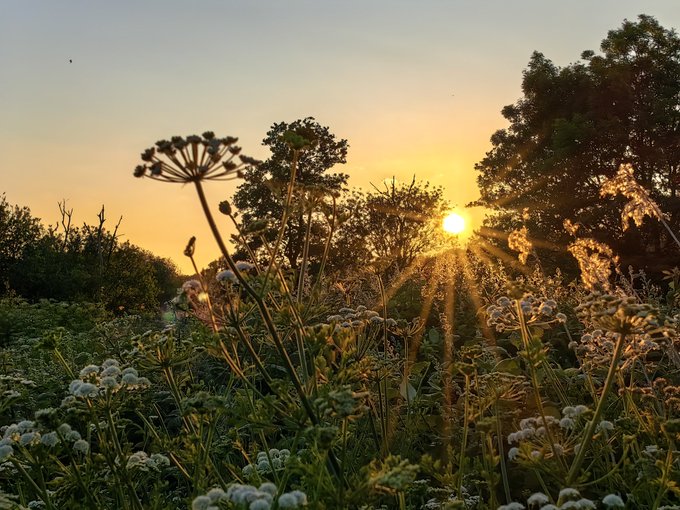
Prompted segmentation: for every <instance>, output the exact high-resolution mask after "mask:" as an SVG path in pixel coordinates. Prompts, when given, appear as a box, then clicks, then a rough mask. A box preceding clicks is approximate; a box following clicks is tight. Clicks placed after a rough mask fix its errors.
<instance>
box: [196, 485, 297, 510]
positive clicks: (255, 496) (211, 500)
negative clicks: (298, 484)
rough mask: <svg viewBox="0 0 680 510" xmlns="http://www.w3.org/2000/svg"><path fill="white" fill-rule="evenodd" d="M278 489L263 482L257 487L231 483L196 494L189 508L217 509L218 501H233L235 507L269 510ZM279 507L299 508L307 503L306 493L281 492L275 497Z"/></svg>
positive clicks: (201, 509) (250, 509)
mask: <svg viewBox="0 0 680 510" xmlns="http://www.w3.org/2000/svg"><path fill="white" fill-rule="evenodd" d="M277 492H278V489H277V488H276V485H274V484H273V483H270V482H265V483H263V484H262V485H260V487H259V488H256V487H254V486H253V485H241V484H232V485H230V486H229V488H228V489H227V491H226V492H225V491H223V490H222V489H220V488H215V489H211V490H210V491H209V492H208V493H207V494H206V495H204V496H198V497H197V498H195V499H194V500H193V501H192V503H191V510H218V508H219V506H218V505H219V504H220V502H222V501H224V502H225V503H226V502H230V503H233V504H234V505H236V508H239V509H247V510H270V509H271V507H272V504H273V502H274V498H275V497H276V494H277ZM276 502H277V506H278V508H280V509H294V508H301V507H303V506H306V505H307V495H306V494H305V493H304V492H302V491H298V490H295V491H291V492H286V493H284V494H281V495H280V496H279V497H278V499H277V501H276Z"/></svg>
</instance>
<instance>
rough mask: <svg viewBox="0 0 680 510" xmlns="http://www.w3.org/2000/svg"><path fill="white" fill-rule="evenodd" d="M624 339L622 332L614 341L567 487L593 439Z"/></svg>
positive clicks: (612, 382)
mask: <svg viewBox="0 0 680 510" xmlns="http://www.w3.org/2000/svg"><path fill="white" fill-rule="evenodd" d="M625 339H626V335H625V334H624V333H619V338H618V340H617V342H616V346H615V347H614V355H613V356H612V362H611V364H610V365H609V372H608V373H607V379H606V380H605V383H604V388H603V389H602V396H601V397H600V400H599V402H598V403H597V408H596V409H595V415H594V416H593V419H592V420H591V421H590V423H589V424H588V428H587V429H586V431H585V434H584V436H583V441H581V445H580V446H579V449H578V453H577V454H576V458H575V459H574V462H573V463H572V465H571V468H570V469H569V474H568V475H567V485H566V486H567V487H570V486H571V484H572V483H573V482H574V481H575V480H576V478H577V477H578V475H579V470H580V469H581V465H582V464H583V460H584V459H585V456H586V452H587V451H588V448H589V447H590V443H591V442H592V441H593V433H594V432H595V429H596V427H597V426H598V424H599V421H600V417H601V416H602V412H603V411H604V406H605V401H606V400H607V396H608V395H609V392H610V391H611V389H612V386H613V384H614V378H615V376H616V372H617V370H618V368H619V358H621V352H622V351H623V344H624V341H625Z"/></svg>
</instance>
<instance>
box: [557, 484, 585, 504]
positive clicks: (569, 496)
mask: <svg viewBox="0 0 680 510" xmlns="http://www.w3.org/2000/svg"><path fill="white" fill-rule="evenodd" d="M580 497H581V493H580V492H579V491H577V490H576V489H572V488H570V487H567V488H566V489H562V490H561V491H560V495H559V500H560V501H562V500H576V499H579V498H580Z"/></svg>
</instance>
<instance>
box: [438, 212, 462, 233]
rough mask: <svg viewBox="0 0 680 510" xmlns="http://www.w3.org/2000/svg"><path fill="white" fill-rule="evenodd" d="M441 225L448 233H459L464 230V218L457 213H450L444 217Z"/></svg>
mask: <svg viewBox="0 0 680 510" xmlns="http://www.w3.org/2000/svg"><path fill="white" fill-rule="evenodd" d="M442 227H443V228H444V230H445V231H446V232H448V233H449V234H455V235H457V234H461V233H462V232H463V231H464V230H465V218H463V217H462V216H461V215H460V214H458V213H455V212H454V213H451V214H449V215H448V216H446V217H445V218H444V220H443V222H442Z"/></svg>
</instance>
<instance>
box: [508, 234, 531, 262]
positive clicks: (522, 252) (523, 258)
mask: <svg viewBox="0 0 680 510" xmlns="http://www.w3.org/2000/svg"><path fill="white" fill-rule="evenodd" d="M527 233H528V232H527V228H526V227H522V228H521V229H519V230H513V231H512V232H510V235H509V236H508V248H510V249H511V250H513V251H516V252H519V255H518V257H517V258H518V259H519V261H520V262H521V263H522V264H526V263H527V258H528V257H529V254H530V253H531V250H533V248H534V247H533V245H532V244H531V241H529V238H528V237H527Z"/></svg>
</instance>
